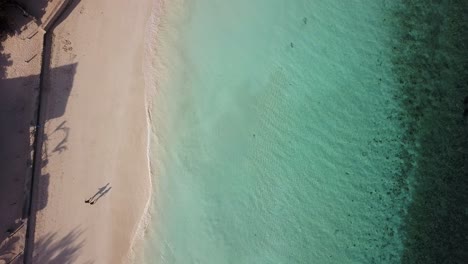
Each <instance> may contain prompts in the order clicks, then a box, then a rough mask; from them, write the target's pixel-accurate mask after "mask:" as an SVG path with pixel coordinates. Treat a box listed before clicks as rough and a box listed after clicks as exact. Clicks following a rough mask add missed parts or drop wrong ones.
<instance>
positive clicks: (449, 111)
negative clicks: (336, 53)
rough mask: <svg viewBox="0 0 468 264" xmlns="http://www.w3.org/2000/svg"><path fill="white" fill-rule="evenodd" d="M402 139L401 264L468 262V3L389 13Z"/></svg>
mask: <svg viewBox="0 0 468 264" xmlns="http://www.w3.org/2000/svg"><path fill="white" fill-rule="evenodd" d="M392 18H393V19H395V20H396V21H394V22H395V25H396V28H398V30H397V32H395V43H394V46H393V59H392V60H393V67H394V73H395V76H396V78H397V80H398V82H399V89H398V90H399V92H398V93H397V94H395V99H397V100H398V101H399V102H400V104H401V105H400V106H401V109H402V110H401V113H400V114H399V117H398V119H399V120H400V123H401V126H402V128H403V130H404V131H405V134H404V136H403V138H402V145H401V152H400V159H401V164H402V166H401V170H400V172H399V173H398V175H397V177H396V186H397V187H398V188H396V189H397V190H395V191H394V196H395V199H399V198H401V195H402V193H405V192H406V193H409V194H410V196H409V197H408V198H407V199H408V204H409V207H408V210H407V211H404V212H402V215H403V222H402V227H401V228H402V229H401V233H402V236H403V245H404V251H403V255H402V256H401V263H408V264H409V263H411V264H418V263H421V264H431V263H467V262H466V261H467V260H468V140H467V138H468V119H467V118H468V117H466V113H464V111H466V109H467V107H468V105H467V104H466V103H464V100H466V99H465V98H467V96H468V47H467V45H468V1H466V0H453V1H443V0H439V1H420V0H403V1H402V3H401V4H400V6H398V7H397V10H395V12H394V13H393V15H392Z"/></svg>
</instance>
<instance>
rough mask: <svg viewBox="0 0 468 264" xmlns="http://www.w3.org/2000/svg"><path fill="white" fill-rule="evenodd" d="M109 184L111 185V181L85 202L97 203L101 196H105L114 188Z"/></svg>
mask: <svg viewBox="0 0 468 264" xmlns="http://www.w3.org/2000/svg"><path fill="white" fill-rule="evenodd" d="M107 186H109V183H107V184H106V185H104V186H103V187H101V188H99V189H98V191H97V192H96V193H95V194H94V195H93V196H91V197H90V198H89V199H87V200H85V203H89V204H95V203H96V202H97V201H98V200H99V199H100V198H101V197H103V196H104V195H105V194H106V193H108V192H109V191H110V189H112V187H109V188H107Z"/></svg>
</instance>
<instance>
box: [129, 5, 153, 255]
mask: <svg viewBox="0 0 468 264" xmlns="http://www.w3.org/2000/svg"><path fill="white" fill-rule="evenodd" d="M150 9H151V11H150V14H149V16H148V18H147V22H146V24H145V34H144V41H143V42H144V47H143V54H144V56H143V62H142V69H143V81H144V104H145V105H144V107H145V120H146V164H147V175H146V176H147V177H148V186H147V188H146V189H145V191H146V192H147V193H148V195H147V199H146V202H145V206H144V208H143V212H142V214H141V218H140V220H139V222H138V224H137V227H136V230H135V232H134V233H133V237H132V240H131V242H130V251H129V254H128V255H127V258H126V263H135V259H136V258H137V257H142V254H143V246H144V239H145V232H146V230H147V228H148V225H149V223H150V220H151V214H150V206H151V201H152V198H153V169H152V165H151V158H150V157H151V156H150V155H151V135H152V134H153V129H152V126H151V124H152V116H151V111H152V99H153V97H154V91H155V88H156V87H155V86H154V83H155V82H154V77H153V75H152V74H151V72H152V69H153V67H152V66H151V59H152V58H153V57H154V55H155V54H154V51H153V44H154V40H155V37H156V25H157V19H158V17H157V16H158V11H160V10H159V1H158V0H152V3H151V8H150ZM138 246H140V247H138ZM137 247H138V248H137ZM137 255H141V256H137Z"/></svg>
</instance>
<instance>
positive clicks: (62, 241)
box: [33, 228, 93, 264]
mask: <svg viewBox="0 0 468 264" xmlns="http://www.w3.org/2000/svg"><path fill="white" fill-rule="evenodd" d="M82 233H83V231H81V230H80V229H79V228H75V229H73V230H72V231H71V232H70V233H68V234H67V235H65V236H63V237H60V236H59V235H58V234H57V233H49V234H47V235H45V236H43V237H41V238H39V239H38V240H37V241H36V245H35V247H34V253H33V254H34V256H33V259H34V263H48V264H71V263H76V260H77V258H78V256H79V255H80V250H81V248H82V247H83V245H84V243H85V241H84V240H83V239H82V238H80V237H81V235H82ZM86 263H89V264H92V263H93V262H92V261H87V262H86Z"/></svg>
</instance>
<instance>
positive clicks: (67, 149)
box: [33, 0, 152, 263]
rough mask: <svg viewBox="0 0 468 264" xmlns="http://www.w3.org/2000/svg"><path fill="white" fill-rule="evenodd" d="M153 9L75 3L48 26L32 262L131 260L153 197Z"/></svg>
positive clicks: (111, 1) (146, 4)
mask: <svg viewBox="0 0 468 264" xmlns="http://www.w3.org/2000/svg"><path fill="white" fill-rule="evenodd" d="M151 7H152V1H151V0H144V1H125V0H99V1H96V0H81V1H73V3H72V4H71V7H69V8H68V10H67V11H66V12H69V14H66V17H65V18H61V19H62V21H60V23H59V24H58V25H57V27H55V28H54V29H53V45H52V50H51V54H50V70H49V71H48V72H46V75H45V92H46V94H45V96H46V99H45V100H44V101H43V103H44V104H43V107H44V109H43V113H45V116H44V120H45V127H44V132H45V136H44V144H43V153H42V166H43V167H42V170H41V175H40V176H39V175H38V176H37V177H39V178H38V179H37V180H38V182H37V184H38V187H39V188H38V190H39V191H38V192H37V193H36V199H35V206H36V209H37V214H36V228H35V232H34V251H33V263H127V262H129V259H128V256H129V254H130V252H131V246H132V242H133V239H134V235H135V232H136V231H137V228H138V225H139V221H140V219H141V218H142V216H143V215H144V214H145V210H146V207H147V204H148V201H149V196H150V192H151V184H150V181H151V180H150V175H149V173H150V172H149V162H148V155H147V149H148V126H147V111H146V98H145V83H144V78H143V70H144V69H143V56H144V39H145V36H144V35H145V32H146V31H145V28H146V23H147V21H148V17H149V15H150V12H151ZM106 184H108V185H107V187H108V188H107V192H106V193H104V195H103V196H101V197H100V198H99V200H97V202H96V203H95V204H93V205H90V204H89V203H85V200H86V199H87V198H89V197H91V196H93V195H94V194H96V192H98V189H99V188H101V187H103V186H105V185H106ZM109 187H110V189H109ZM97 197H99V195H98V196H97Z"/></svg>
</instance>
